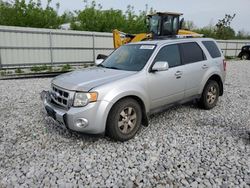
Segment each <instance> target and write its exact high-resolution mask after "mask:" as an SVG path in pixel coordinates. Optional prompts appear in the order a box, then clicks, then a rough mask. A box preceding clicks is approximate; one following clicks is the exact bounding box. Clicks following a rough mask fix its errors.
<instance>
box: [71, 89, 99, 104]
mask: <svg viewBox="0 0 250 188" xmlns="http://www.w3.org/2000/svg"><path fill="white" fill-rule="evenodd" d="M97 96H98V94H97V92H90V93H83V92H76V93H75V98H74V104H73V105H74V106H76V107H82V106H86V105H87V104H89V103H90V102H96V101H97Z"/></svg>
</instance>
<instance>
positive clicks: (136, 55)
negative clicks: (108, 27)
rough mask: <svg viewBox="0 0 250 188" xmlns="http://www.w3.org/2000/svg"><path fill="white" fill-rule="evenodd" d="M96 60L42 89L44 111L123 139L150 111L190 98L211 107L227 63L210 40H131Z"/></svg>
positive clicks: (76, 128)
mask: <svg viewBox="0 0 250 188" xmlns="http://www.w3.org/2000/svg"><path fill="white" fill-rule="evenodd" d="M97 64H98V65H97V66H95V67H92V68H87V69H83V70H77V71H73V72H70V73H67V74H63V75H60V76H58V77H56V78H54V79H53V80H52V82H51V89H50V91H44V92H43V95H42V96H43V97H42V98H43V102H44V106H45V109H46V111H47V113H48V115H49V116H51V117H53V119H55V120H56V121H57V122H59V124H61V125H62V126H66V127H67V128H68V129H70V130H74V131H78V132H85V133H91V134H100V133H106V134H107V135H108V136H109V137H111V138H113V139H114V140H119V141H126V140H128V139H131V138H132V137H134V136H135V134H136V132H137V131H138V130H139V128H140V126H141V124H143V125H147V124H148V117H149V115H150V114H152V113H156V112H159V111H162V110H164V109H166V108H168V107H170V106H172V105H175V104H180V103H185V102H187V101H190V100H194V99H197V100H198V102H199V104H200V106H201V107H202V108H204V109H211V108H213V107H214V106H215V105H216V103H217V101H218V98H219V96H222V95H223V83H224V80H225V74H226V72H225V71H226V70H225V69H226V62H225V61H224V57H223V55H222V53H221V51H220V50H219V48H218V46H217V44H216V42H215V41H214V40H213V39H208V38H192V39H170V40H157V41H144V42H139V43H130V44H127V45H124V46H121V47H120V48H118V49H117V50H115V51H114V52H113V53H112V54H111V55H110V56H108V57H107V58H106V59H105V60H100V59H99V60H98V63H97Z"/></svg>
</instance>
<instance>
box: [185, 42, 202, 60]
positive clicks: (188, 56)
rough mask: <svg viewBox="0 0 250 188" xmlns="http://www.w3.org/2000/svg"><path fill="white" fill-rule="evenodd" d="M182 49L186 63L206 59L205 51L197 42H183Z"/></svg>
mask: <svg viewBox="0 0 250 188" xmlns="http://www.w3.org/2000/svg"><path fill="white" fill-rule="evenodd" d="M181 49H182V59H183V63H184V64H189V63H195V62H199V61H203V60H205V59H206V57H205V54H204V52H203V51H202V49H201V47H200V46H199V45H198V44H197V43H196V42H188V43H182V44H181Z"/></svg>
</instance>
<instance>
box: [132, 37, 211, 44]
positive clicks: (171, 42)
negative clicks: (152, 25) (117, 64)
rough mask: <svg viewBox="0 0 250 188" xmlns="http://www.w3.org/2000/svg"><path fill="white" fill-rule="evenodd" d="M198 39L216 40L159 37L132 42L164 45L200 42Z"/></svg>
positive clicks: (204, 39) (200, 39)
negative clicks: (157, 38)
mask: <svg viewBox="0 0 250 188" xmlns="http://www.w3.org/2000/svg"><path fill="white" fill-rule="evenodd" d="M198 41H214V39H211V38H174V39H172V38H170V39H159V40H148V41H140V42H135V43H129V45H131V44H148V45H157V46H158V45H159V46H160V45H164V44H173V43H181V42H198Z"/></svg>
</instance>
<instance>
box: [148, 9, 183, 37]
mask: <svg viewBox="0 0 250 188" xmlns="http://www.w3.org/2000/svg"><path fill="white" fill-rule="evenodd" d="M181 15H182V14H180V13H172V12H157V13H155V14H151V15H148V16H147V26H148V29H149V32H150V33H152V37H153V38H158V37H163V36H164V37H167V36H169V37H173V36H176V35H177V34H178V31H179V29H180V28H181V25H182V22H183V19H182V20H181V21H180V16H181Z"/></svg>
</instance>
